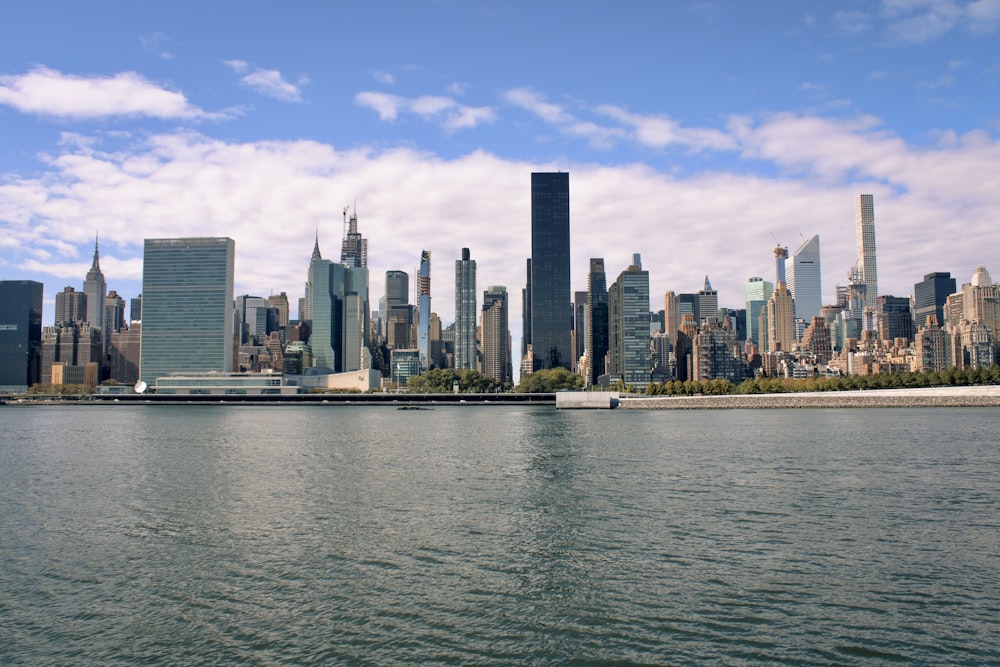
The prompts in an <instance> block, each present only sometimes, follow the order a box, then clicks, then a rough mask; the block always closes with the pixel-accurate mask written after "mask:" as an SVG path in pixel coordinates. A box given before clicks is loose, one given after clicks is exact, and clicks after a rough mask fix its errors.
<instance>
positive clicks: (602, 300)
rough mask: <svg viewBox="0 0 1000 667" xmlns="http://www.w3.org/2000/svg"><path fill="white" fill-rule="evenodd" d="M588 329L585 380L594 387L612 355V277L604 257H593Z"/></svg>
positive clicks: (590, 276) (587, 318)
mask: <svg viewBox="0 0 1000 667" xmlns="http://www.w3.org/2000/svg"><path fill="white" fill-rule="evenodd" d="M584 328H585V333H584V338H585V341H584V347H585V352H584V354H585V355H586V357H587V365H588V369H587V370H588V373H587V375H586V376H585V377H584V380H585V381H586V384H587V386H590V385H594V384H597V378H599V377H600V376H602V375H604V374H605V373H606V372H607V369H606V368H605V363H606V360H607V356H608V278H607V274H606V273H605V271H604V259H603V258H601V257H593V258H591V260H590V272H589V273H588V274H587V311H586V317H585V321H584Z"/></svg>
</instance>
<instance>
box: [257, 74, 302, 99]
mask: <svg viewBox="0 0 1000 667" xmlns="http://www.w3.org/2000/svg"><path fill="white" fill-rule="evenodd" d="M241 81H242V82H243V83H244V84H245V85H246V86H248V87H250V88H252V89H253V90H255V91H257V92H258V93H260V94H261V95H266V96H267V97H273V98H274V99H276V100H282V101H284V102H301V101H302V91H301V89H300V88H299V86H300V85H302V84H304V83H308V80H307V79H300V80H299V85H296V84H293V83H290V82H288V81H285V80H284V79H283V78H282V77H281V72H279V71H278V70H275V69H257V70H255V71H253V72H251V73H250V74H247V75H246V76H245V77H243V78H242V79H241Z"/></svg>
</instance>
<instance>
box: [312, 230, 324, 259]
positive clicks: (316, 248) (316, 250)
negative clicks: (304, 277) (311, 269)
mask: <svg viewBox="0 0 1000 667" xmlns="http://www.w3.org/2000/svg"><path fill="white" fill-rule="evenodd" d="M317 259H323V256H322V255H321V254H319V225H316V243H314V244H313V253H312V257H310V258H309V261H310V262H315V261H316V260H317Z"/></svg>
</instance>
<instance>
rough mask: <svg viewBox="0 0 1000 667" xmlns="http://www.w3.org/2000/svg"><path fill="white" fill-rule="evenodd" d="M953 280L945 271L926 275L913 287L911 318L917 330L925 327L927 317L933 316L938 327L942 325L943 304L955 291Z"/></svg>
mask: <svg viewBox="0 0 1000 667" xmlns="http://www.w3.org/2000/svg"><path fill="white" fill-rule="evenodd" d="M956 287H957V285H956V283H955V279H954V278H952V277H951V273H949V272H947V271H943V272H942V271H938V272H935V273H928V274H926V275H925V276H924V279H923V280H922V281H920V282H919V283H917V284H915V285H914V286H913V318H914V320H915V321H916V327H917V329H922V328H924V327H925V326H927V316H928V315H933V316H934V317H935V318H936V320H937V323H938V326H939V327H940V326H943V325H944V303H945V300H947V298H948V296H949V295H951V294H954V293H955V292H956V291H957V289H956Z"/></svg>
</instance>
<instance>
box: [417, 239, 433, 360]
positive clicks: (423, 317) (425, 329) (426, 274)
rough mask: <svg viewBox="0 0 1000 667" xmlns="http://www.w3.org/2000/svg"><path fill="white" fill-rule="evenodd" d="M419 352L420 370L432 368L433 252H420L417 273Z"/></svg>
mask: <svg viewBox="0 0 1000 667" xmlns="http://www.w3.org/2000/svg"><path fill="white" fill-rule="evenodd" d="M417 318H418V323H417V350H418V351H419V352H420V370H421V371H425V370H427V369H428V368H430V367H431V350H430V344H431V339H430V333H431V251H430V250H422V251H420V270H419V272H418V273H417Z"/></svg>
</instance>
